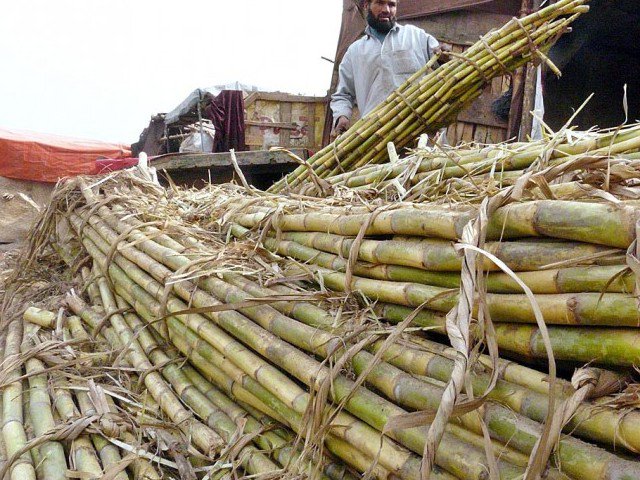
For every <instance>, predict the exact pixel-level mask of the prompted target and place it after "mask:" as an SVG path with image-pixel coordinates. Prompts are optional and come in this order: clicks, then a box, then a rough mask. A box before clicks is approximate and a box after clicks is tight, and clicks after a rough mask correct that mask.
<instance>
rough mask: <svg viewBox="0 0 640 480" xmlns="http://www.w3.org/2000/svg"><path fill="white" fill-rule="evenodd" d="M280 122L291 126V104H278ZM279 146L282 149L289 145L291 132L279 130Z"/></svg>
mask: <svg viewBox="0 0 640 480" xmlns="http://www.w3.org/2000/svg"><path fill="white" fill-rule="evenodd" d="M280 122H282V123H288V124H291V102H282V103H281V104H280ZM280 145H281V146H283V147H288V146H290V145H291V131H289V130H286V129H282V130H280Z"/></svg>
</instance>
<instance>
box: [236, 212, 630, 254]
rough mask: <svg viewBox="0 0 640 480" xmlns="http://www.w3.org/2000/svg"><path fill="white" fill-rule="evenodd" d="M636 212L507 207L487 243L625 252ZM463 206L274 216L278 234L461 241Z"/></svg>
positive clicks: (250, 221) (247, 222)
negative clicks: (529, 242) (551, 242)
mask: <svg viewBox="0 0 640 480" xmlns="http://www.w3.org/2000/svg"><path fill="white" fill-rule="evenodd" d="M636 211H637V208H636V207H634V206H631V205H625V204H620V205H611V204H599V203H584V202H571V201H556V200H536V201H531V202H525V203H512V204H509V205H506V206H504V207H502V208H499V209H497V210H496V212H495V213H494V214H493V215H492V216H491V218H490V219H489V226H488V232H487V239H488V240H498V239H501V240H502V239H505V240H508V239H515V238H524V237H539V236H547V237H553V238H556V239H565V240H573V241H577V242H584V243H592V244H596V245H605V246H610V247H614V248H624V249H626V248H628V247H629V245H630V244H631V242H632V241H633V240H634V239H635V236H634V235H635V233H634V232H635V230H634V228H635V218H636V215H637V213H636ZM268 216H269V214H268V213H253V214H237V215H234V216H233V218H232V220H233V221H234V222H236V223H239V224H240V225H242V226H243V227H245V228H254V227H257V226H258V225H259V224H260V222H262V221H263V220H265V218H267V217H268ZM473 216H474V213H473V211H472V210H471V209H470V208H468V207H462V206H452V207H446V206H442V205H429V206H428V208H425V207H422V206H420V205H416V204H409V205H407V208H402V209H387V210H382V211H379V212H374V213H373V214H366V215H362V214H356V215H339V214H336V213H322V212H309V213H300V214H286V215H283V216H282V217H280V218H278V223H277V228H278V229H280V230H281V231H284V232H287V231H307V232H325V233H333V234H337V235H342V236H356V235H358V234H359V233H360V230H361V229H362V228H363V226H364V225H365V224H366V222H369V224H368V228H366V230H365V234H366V235H369V236H371V235H407V236H417V237H431V238H440V239H447V240H457V239H459V238H462V229H463V228H464V226H465V225H466V224H467V223H468V222H469V221H470V220H471V219H472V218H473Z"/></svg>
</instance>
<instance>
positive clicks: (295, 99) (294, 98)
mask: <svg viewBox="0 0 640 480" xmlns="http://www.w3.org/2000/svg"><path fill="white" fill-rule="evenodd" d="M256 94H257V99H259V100H268V101H273V102H292V103H307V102H318V103H327V102H328V101H329V99H328V97H310V96H304V95H290V94H288V93H281V92H256Z"/></svg>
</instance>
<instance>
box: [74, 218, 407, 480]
mask: <svg viewBox="0 0 640 480" xmlns="http://www.w3.org/2000/svg"><path fill="white" fill-rule="evenodd" d="M87 233H89V231H88V230H87ZM90 242H91V241H90V240H88V239H85V240H84V245H85V247H86V248H87V249H88V250H89V251H90V252H91V253H92V255H93V256H94V258H98V259H99V258H100V255H101V254H100V253H99V252H98V251H97V249H96V248H95V247H92V246H91V245H92V242H91V243H90ZM115 260H116V262H117V261H122V258H121V257H119V256H116V258H115ZM98 261H99V260H98ZM116 268H118V267H116V266H115V265H113V264H112V265H110V267H109V272H110V276H111V277H112V278H113V279H115V283H116V286H117V285H118V284H120V285H123V288H122V289H119V290H118V293H119V294H120V295H122V296H123V297H124V298H125V299H127V301H130V300H132V301H134V305H135V308H136V310H138V309H139V308H140V300H141V299H142V298H144V295H142V293H143V292H141V291H140V290H139V289H138V290H137V291H136V295H135V297H134V299H130V298H127V292H128V291H132V289H135V284H133V283H132V282H131V281H130V280H129V281H127V278H128V277H126V275H124V272H121V273H118V270H116ZM130 273H131V272H130ZM149 280H151V279H149ZM153 290H155V291H158V290H161V289H159V288H158V287H156V288H154V289H153ZM156 302H157V301H156ZM167 308H168V311H169V312H171V311H180V310H184V309H185V308H186V305H185V304H183V303H182V302H179V301H177V300H176V299H171V298H170V299H169V302H168V304H167ZM155 310H156V311H155V315H156V317H157V313H158V312H159V311H160V310H161V309H160V306H159V305H158V304H156V309H155ZM198 317H199V316H198V315H188V316H186V320H188V321H189V322H188V324H189V328H190V329H192V330H193V331H197V332H199V334H200V335H203V336H204V337H205V338H206V339H207V341H208V342H212V345H213V346H214V347H215V348H218V349H219V350H220V351H221V352H224V354H225V355H228V357H229V358H230V359H232V361H234V363H236V365H238V366H239V367H241V368H242V369H243V370H245V371H246V372H247V373H248V374H249V375H253V376H254V378H258V376H257V372H260V375H259V381H260V383H264V384H265V386H267V387H270V388H271V389H272V390H271V391H272V393H275V394H277V395H280V396H281V397H280V399H281V400H283V401H284V402H285V403H287V404H288V405H289V406H290V407H291V408H294V410H296V411H297V412H299V414H300V415H302V414H304V412H305V410H306V408H307V403H308V401H309V400H308V394H307V393H305V392H304V391H303V390H302V389H300V388H299V387H298V386H297V385H296V384H295V383H294V382H292V381H291V380H289V379H288V378H287V377H285V376H283V375H282V373H281V372H280V371H279V370H277V369H272V368H268V367H267V365H266V364H265V363H264V362H263V361H261V360H259V359H258V357H255V355H254V354H252V353H251V352H250V351H248V350H246V351H244V350H243V349H238V347H235V346H234V345H235V343H234V341H233V340H232V339H231V337H228V336H227V335H226V334H225V333H223V332H222V331H221V330H218V329H217V328H216V327H215V326H214V325H213V324H211V323H210V322H209V321H208V320H205V319H204V318H198ZM168 321H170V322H171V321H172V319H171V318H169V319H168ZM181 321H183V320H182V319H181ZM194 321H196V322H198V323H197V324H196V323H194ZM196 325H198V326H196ZM246 326H247V324H246V322H245V323H243V324H242V325H239V326H238V328H237V329H236V330H237V332H238V333H236V334H239V332H242V331H243V328H244V327H246ZM174 327H175V325H174ZM234 333H235V332H234ZM240 336H241V337H243V341H248V340H249V339H250V338H251V337H249V338H246V335H240ZM256 345H259V344H256ZM252 346H253V345H252ZM258 348H260V347H259V346H258ZM260 350H262V349H261V348H260ZM262 351H264V350H262ZM305 363H308V362H305ZM308 373H309V372H306V374H308ZM309 381H310V380H309ZM314 381H315V380H314ZM283 385H286V386H283ZM335 421H336V422H338V423H337V425H342V426H344V427H345V428H347V429H348V430H349V431H348V432H347V433H348V437H347V438H348V440H349V441H351V442H354V445H357V446H358V448H364V449H366V450H365V451H368V452H369V455H370V456H371V458H374V457H375V456H376V455H377V454H378V451H379V444H380V440H379V437H378V435H376V434H374V433H373V432H375V430H370V427H365V425H364V424H361V423H360V422H358V421H356V420H355V419H353V418H352V417H349V416H347V415H345V414H339V415H338V417H337V418H336V420H335ZM399 448H400V447H398V446H395V445H392V444H390V443H388V442H386V441H384V442H383V450H382V453H380V461H381V463H382V464H383V465H385V467H387V468H389V469H392V470H394V471H402V470H404V471H407V472H413V473H411V474H410V476H409V477H408V478H418V476H419V461H418V460H417V458H414V457H411V456H410V455H408V454H407V453H405V454H401V453H400V452H401V450H400V449H399ZM384 462H386V464H385V463H384ZM408 474H409V473H408Z"/></svg>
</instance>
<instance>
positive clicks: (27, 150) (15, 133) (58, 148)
mask: <svg viewBox="0 0 640 480" xmlns="http://www.w3.org/2000/svg"><path fill="white" fill-rule="evenodd" d="M129 156H131V150H130V148H129V146H128V145H118V144H115V143H106V142H100V141H94V140H82V139H77V138H69V137H61V136H57V135H47V134H42V133H34V132H26V131H20V130H7V129H2V128H0V176H2V177H8V178H16V179H20V180H34V181H38V182H57V181H58V180H60V179H61V178H63V177H70V176H75V175H87V174H89V175H92V174H96V173H98V170H99V165H98V164H97V163H96V161H97V160H99V159H104V158H113V159H118V158H125V157H129Z"/></svg>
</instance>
